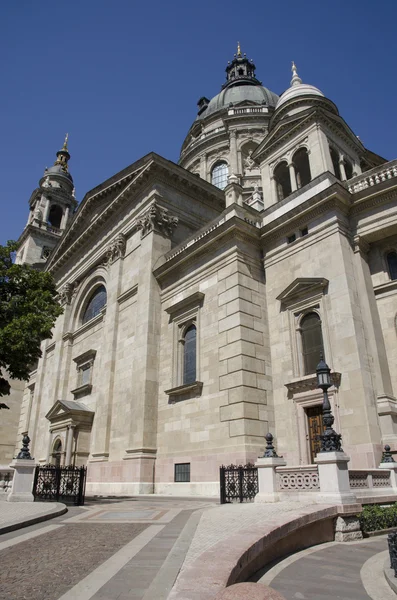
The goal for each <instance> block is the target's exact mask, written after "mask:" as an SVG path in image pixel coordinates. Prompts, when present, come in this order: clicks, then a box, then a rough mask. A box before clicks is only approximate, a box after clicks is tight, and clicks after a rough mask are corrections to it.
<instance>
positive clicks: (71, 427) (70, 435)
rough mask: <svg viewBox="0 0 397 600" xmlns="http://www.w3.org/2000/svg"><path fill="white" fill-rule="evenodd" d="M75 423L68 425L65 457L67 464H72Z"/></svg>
mask: <svg viewBox="0 0 397 600" xmlns="http://www.w3.org/2000/svg"><path fill="white" fill-rule="evenodd" d="M75 427H76V426H75V425H68V436H67V440H66V459H65V464H66V466H69V465H71V464H72V451H73V440H74V430H75Z"/></svg>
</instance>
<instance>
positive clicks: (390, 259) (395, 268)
mask: <svg viewBox="0 0 397 600" xmlns="http://www.w3.org/2000/svg"><path fill="white" fill-rule="evenodd" d="M386 260H387V267H388V269H389V275H390V279H397V252H394V251H393V252H389V253H388V255H387V256H386Z"/></svg>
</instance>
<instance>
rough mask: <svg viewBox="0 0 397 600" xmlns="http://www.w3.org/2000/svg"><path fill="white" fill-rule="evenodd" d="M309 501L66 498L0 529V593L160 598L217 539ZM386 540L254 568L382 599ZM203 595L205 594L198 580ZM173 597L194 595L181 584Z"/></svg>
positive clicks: (289, 587)
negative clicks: (32, 521) (55, 511)
mask: <svg viewBox="0 0 397 600" xmlns="http://www.w3.org/2000/svg"><path fill="white" fill-rule="evenodd" d="M18 505H19V510H23V505H21V504H17V503H16V504H15V506H18ZM3 506H4V505H3V504H2V505H1V506H0V508H3ZM31 506H32V505H31ZM33 506H37V504H36V505H33ZM47 506H51V505H47ZM310 510H311V509H310V507H308V506H305V505H303V504H301V503H296V502H288V503H287V502H283V503H276V504H271V505H258V504H256V505H255V504H243V505H225V506H219V505H216V501H215V500H212V499H200V498H191V499H181V498H170V497H168V498H165V497H163V498H161V497H153V496H151V497H139V498H135V499H130V500H123V499H120V500H117V499H109V500H107V501H106V500H98V501H91V502H89V503H88V504H87V505H86V506H85V507H79V508H78V507H69V511H68V512H67V513H66V514H64V515H62V516H59V517H57V518H55V519H52V520H51V521H47V522H45V523H38V524H36V525H33V526H30V527H27V528H25V529H20V530H18V531H12V532H10V533H6V534H4V535H1V536H0V564H1V567H2V576H1V582H0V598H1V599H2V600H3V599H4V600H23V599H25V598H29V600H43V599H45V600H91V599H92V600H110V599H111V600H127V599H128V600H166V599H167V597H168V595H169V594H170V592H171V588H172V587H173V586H174V584H175V581H176V579H177V577H178V579H177V582H176V585H175V586H174V588H173V590H172V593H171V597H173V595H174V594H175V593H176V592H177V590H178V582H179V581H180V579H183V575H184V574H185V575H186V573H187V572H189V569H191V568H192V565H193V564H194V563H195V562H196V561H197V559H198V558H199V557H201V556H202V555H203V556H204V555H205V554H208V552H212V548H215V545H216V544H218V543H219V542H221V541H223V542H226V543H227V540H228V538H229V537H230V536H232V535H235V534H236V532H239V531H240V532H241V534H242V535H243V534H244V532H245V531H246V530H247V531H248V530H250V531H252V530H255V529H256V528H257V527H258V525H263V523H266V522H276V521H277V519H280V518H281V517H283V518H285V517H286V516H287V519H289V518H291V519H292V518H293V517H294V515H297V514H299V512H301V513H302V512H304V511H306V512H307V511H310ZM385 547H386V541H385V539H375V540H370V541H366V542H364V543H360V544H357V543H356V544H335V543H331V544H324V545H322V546H318V547H317V548H312V549H309V550H306V551H304V552H302V553H299V554H296V555H294V556H292V557H289V558H288V559H285V560H284V561H282V562H280V563H279V564H277V565H276V566H274V567H273V568H272V569H271V570H268V571H267V573H266V574H263V573H259V574H258V577H263V578H264V579H263V582H264V583H268V584H271V585H272V587H275V588H276V589H278V590H279V591H280V592H282V593H283V594H284V595H285V597H286V599H287V600H298V599H299V600H329V599H330V598H333V599H335V598H339V599H343V600H358V599H360V600H368V598H372V599H373V600H389V598H388V596H387V595H386V592H385V593H384V594H383V596H379V595H378V596H376V594H375V595H374V593H373V592H372V591H371V581H372V580H373V579H374V575H373V574H374V573H375V572H376V573H378V575H376V577H378V579H379V580H380V577H381V575H382V576H383V573H382V568H383V562H382V561H381V560H380V558H379V557H380V556H381V555H380V554H379V552H381V551H383V550H384V549H385ZM222 558H223V557H218V556H216V559H215V560H219V561H222ZM382 560H384V558H383V559H382ZM368 561H372V562H371V563H369V562H368ZM366 565H369V567H368V568H367V567H366ZM360 569H361V576H360ZM368 571H370V572H371V575H370V576H369V582H368V577H367V582H365V573H367V572H368ZM265 580H266V581H265ZM378 583H379V582H378ZM378 583H376V586H375V588H376V589H375V591H377V590H379V589H380V587H379V585H380V584H379V585H378ZM309 584H310V585H309ZM185 589H186V588H185ZM368 590H369V591H368ZM320 593H322V594H323V595H319V594H320ZM202 594H203V595H202V596H200V598H201V597H202V598H205V594H206V592H205V589H204V588H203V589H202ZM327 594H328V595H327ZM349 594H350V595H349ZM177 597H178V598H180V597H183V598H184V600H188V599H189V598H190V597H191V596H190V595H189V593H187V594H185V595H183V592H182V596H181V595H179V596H177ZM194 597H196V596H194Z"/></svg>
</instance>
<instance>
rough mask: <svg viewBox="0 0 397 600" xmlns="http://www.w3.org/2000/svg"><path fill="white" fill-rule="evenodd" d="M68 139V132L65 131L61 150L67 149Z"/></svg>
mask: <svg viewBox="0 0 397 600" xmlns="http://www.w3.org/2000/svg"><path fill="white" fill-rule="evenodd" d="M68 139H69V134H68V133H67V134H66V135H65V141H64V142H63V148H62V150H67V149H68Z"/></svg>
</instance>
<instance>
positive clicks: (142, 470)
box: [124, 202, 178, 493]
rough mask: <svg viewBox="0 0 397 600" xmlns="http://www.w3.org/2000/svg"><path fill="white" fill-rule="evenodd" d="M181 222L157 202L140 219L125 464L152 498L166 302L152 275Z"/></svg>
mask: <svg viewBox="0 0 397 600" xmlns="http://www.w3.org/2000/svg"><path fill="white" fill-rule="evenodd" d="M177 223H178V219H177V218H176V217H172V216H170V215H169V213H168V212H167V211H166V210H164V209H163V208H161V207H160V205H159V204H158V203H157V202H153V204H151V206H150V208H149V209H148V210H147V212H146V213H145V214H144V215H143V216H142V218H140V219H139V220H138V228H139V229H140V230H141V247H140V253H139V273H138V291H137V308H136V332H135V348H136V352H135V355H134V361H133V365H132V378H131V390H132V393H131V414H133V417H134V418H131V420H130V427H131V429H130V441H129V446H128V448H126V451H125V456H124V460H130V461H131V464H130V468H129V472H130V477H131V479H130V482H131V484H134V485H133V487H132V488H131V491H132V493H152V492H153V481H154V460H155V458H156V452H157V402H158V361H159V356H158V354H159V340H160V326H161V300H160V289H159V286H158V283H157V281H156V279H155V277H154V276H153V273H152V270H153V267H154V265H155V264H156V263H157V261H158V259H159V258H160V257H161V256H163V255H164V254H165V253H166V252H168V251H169V250H170V249H171V239H170V238H171V236H172V233H173V230H174V228H175V227H176V226H177Z"/></svg>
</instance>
